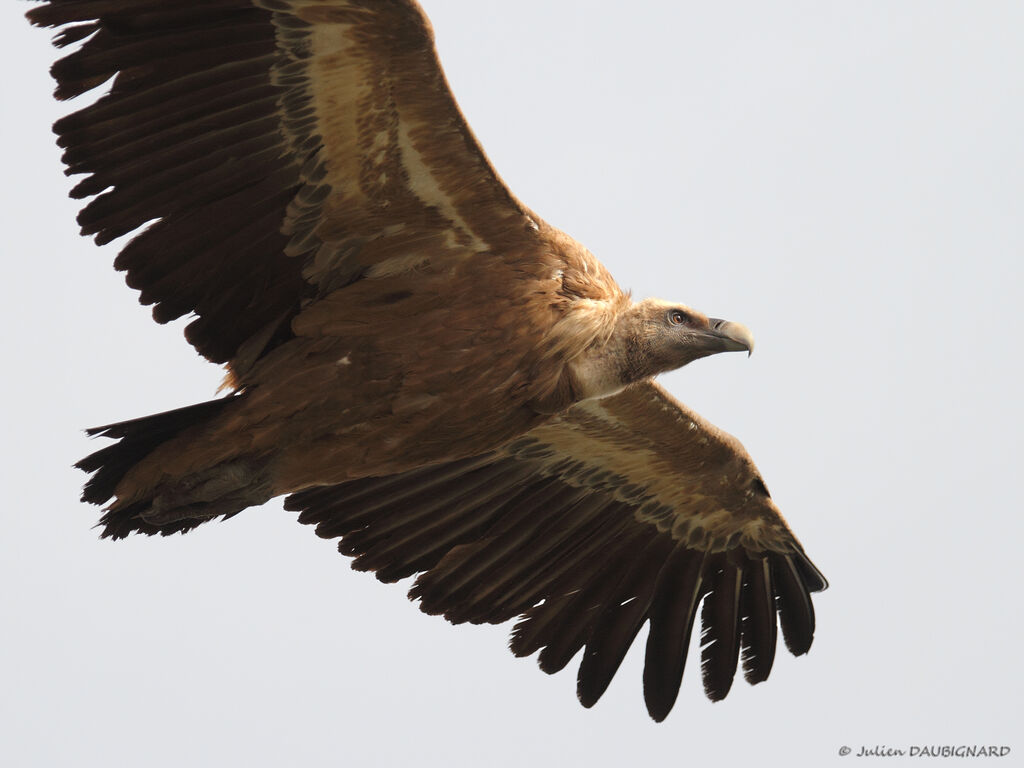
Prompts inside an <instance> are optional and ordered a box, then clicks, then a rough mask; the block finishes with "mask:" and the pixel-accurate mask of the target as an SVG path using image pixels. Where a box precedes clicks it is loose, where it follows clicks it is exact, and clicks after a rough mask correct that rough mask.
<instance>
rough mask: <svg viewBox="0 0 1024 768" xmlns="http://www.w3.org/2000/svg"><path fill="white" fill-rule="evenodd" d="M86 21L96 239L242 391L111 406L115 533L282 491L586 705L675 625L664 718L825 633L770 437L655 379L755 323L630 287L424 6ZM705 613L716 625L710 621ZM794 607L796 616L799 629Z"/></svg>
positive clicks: (657, 686)
mask: <svg viewBox="0 0 1024 768" xmlns="http://www.w3.org/2000/svg"><path fill="white" fill-rule="evenodd" d="M28 16H29V18H30V20H31V21H32V22H33V23H34V24H38V25H44V26H50V27H59V28H60V31H59V33H58V34H57V36H56V39H55V44H56V45H57V46H60V47H64V46H69V45H74V44H78V45H77V47H76V48H75V49H74V50H73V52H71V53H69V54H68V55H66V56H65V57H64V58H62V59H60V60H59V61H58V62H57V63H56V64H55V65H54V67H53V70H52V71H53V76H54V78H55V79H56V81H57V89H56V96H57V98H58V99H69V98H73V97H75V96H78V95H79V94H83V93H85V92H87V91H90V90H91V89H94V88H97V87H100V86H104V87H108V88H109V90H108V92H107V93H106V94H105V95H103V96H102V97H101V98H100V99H99V100H98V101H96V102H95V103H93V104H92V105H90V106H87V107H85V108H83V109H80V110H79V111H77V112H75V113H73V114H70V115H68V116H66V117H64V118H62V119H61V120H59V121H58V122H57V123H56V125H55V127H54V129H55V132H56V133H57V135H58V137H59V138H58V142H59V144H60V146H61V147H63V148H64V162H65V163H66V164H67V173H68V174H76V175H79V174H80V175H82V179H81V180H80V181H79V182H78V184H77V186H75V187H74V189H73V191H72V193H71V195H72V197H75V198H89V200H88V202H87V204H86V205H85V206H84V208H82V211H81V214H80V215H79V218H78V221H79V223H80V224H81V226H82V232H83V234H86V235H92V236H94V237H95V239H96V242H97V243H101V244H102V243H106V242H109V241H111V240H113V239H115V238H118V237H121V236H122V235H126V234H129V233H133V232H134V233H136V234H135V237H134V239H131V240H130V241H129V242H128V243H127V245H125V246H124V248H123V249H122V250H121V251H120V253H119V255H118V256H117V259H116V261H115V263H114V266H115V267H116V268H117V269H118V270H122V271H124V272H125V273H126V276H127V283H128V285H129V286H131V287H132V288H134V289H136V290H138V291H139V292H140V301H141V302H142V303H144V304H151V305H153V316H154V318H155V319H156V321H157V322H159V323H166V322H168V321H171V320H174V319H176V318H179V317H182V316H184V315H189V316H190V317H192V318H193V319H192V320H191V322H190V323H189V325H188V326H187V328H186V330H185V336H186V338H187V339H188V341H189V342H190V343H191V344H192V345H193V346H194V347H195V348H196V350H197V351H198V352H199V353H200V354H202V355H203V356H204V357H206V358H207V359H209V360H211V361H212V362H214V363H220V364H223V365H224V366H226V369H227V379H226V386H227V388H228V390H229V392H230V394H228V395H227V396H225V397H222V398H220V399H215V400H212V401H210V402H205V403H200V404H197V405H193V406H189V407H185V408H180V409H178V410H174V411H169V412H166V413H160V414H157V415H153V416H146V417H142V418H138V419H133V420H131V421H125V422H121V423H117V424H110V425H108V426H104V427H98V428H96V429H92V430H89V432H90V434H93V435H102V436H104V437H108V438H113V439H114V440H115V441H116V442H114V443H112V444H108V445H107V446H106V447H104V448H102V449H100V450H98V451H96V452H95V453H93V454H92V455H90V456H87V457H86V458H84V459H82V460H81V461H80V462H79V463H78V465H77V466H79V467H80V468H81V469H83V470H85V471H86V472H88V473H91V477H90V479H89V480H88V482H87V484H86V486H85V491H84V495H83V499H84V500H85V501H88V502H91V503H93V504H100V505H106V506H105V510H104V512H103V516H102V518H101V522H100V525H101V526H102V532H103V536H107V537H112V538H115V539H118V538H122V537H124V536H127V535H128V534H130V533H144V534H158V533H159V534H163V535H167V534H171V533H179V532H182V533H183V532H185V531H189V530H191V529H192V528H195V527H196V526H198V525H200V524H202V523H204V522H206V521H208V520H212V519H214V518H228V517H231V516H233V515H236V514H238V513H239V512H241V511H243V510H244V509H245V508H246V507H250V506H253V505H258V504H263V503H264V502H266V501H268V500H269V499H272V498H274V497H275V496H281V495H285V496H287V498H286V499H285V506H286V508H287V509H290V510H295V511H297V512H299V521H300V522H302V523H306V524H308V525H313V526H315V527H316V533H317V534H318V535H319V536H322V537H324V538H330V539H338V540H339V543H338V548H339V550H340V551H341V552H342V553H343V554H345V555H348V556H350V557H352V558H354V560H353V561H352V564H353V566H354V567H355V568H356V569H358V570H365V571H373V572H374V573H375V574H376V575H377V578H379V579H380V580H381V581H385V582H392V581H398V580H400V579H404V578H406V577H410V576H414V575H415V576H416V580H415V582H414V584H413V586H412V590H411V592H410V596H411V597H412V598H414V599H416V600H418V601H419V605H420V608H421V609H422V610H424V611H425V612H427V613H430V614H440V615H443V616H444V617H446V618H447V619H448V620H450V621H452V622H456V623H458V622H466V621H468V622H492V623H499V622H505V621H508V620H510V619H515V618H518V622H517V623H516V624H515V626H514V629H513V631H512V640H511V649H512V652H513V653H515V654H516V655H517V656H528V655H530V654H533V653H536V652H539V663H540V667H541V669H543V670H544V671H545V672H548V673H553V672H555V671H557V670H559V669H562V668H563V667H564V666H565V665H566V664H568V662H569V661H570V660H572V658H573V657H574V656H575V655H576V654H577V653H578V652H580V651H582V654H581V662H580V666H579V673H578V695H579V699H580V701H581V702H582V703H583V705H584V706H588V707H589V706H591V705H593V704H594V703H595V702H596V701H597V700H598V699H599V698H600V696H601V695H602V693H604V691H605V689H606V688H607V686H608V684H609V682H610V681H611V678H612V676H613V675H614V674H615V671H616V669H617V668H618V666H619V664H620V663H621V661H622V659H623V657H624V655H625V654H626V651H627V649H628V648H629V646H630V645H631V643H632V642H633V639H634V638H635V637H636V635H637V633H638V631H639V630H640V628H641V627H642V626H643V624H644V623H645V622H649V623H650V628H649V632H648V637H647V647H646V657H645V665H644V672H643V690H644V698H645V700H646V704H647V709H648V712H649V713H650V715H651V717H653V718H654V719H655V720H662V719H664V718H665V717H666V715H667V714H668V713H669V710H670V709H671V708H672V706H673V704H674V702H675V700H676V696H677V693H678V690H679V685H680V680H681V678H682V675H683V666H684V663H685V660H686V655H687V647H688V645H689V642H690V636H691V631H692V629H693V627H694V624H695V623H699V625H700V627H701V632H702V635H701V639H702V647H701V668H700V671H701V673H702V677H703V683H704V689H705V692H706V694H707V696H708V697H709V698H711V699H712V700H718V699H721V698H723V697H724V696H725V695H726V694H727V693H728V691H729V688H730V686H731V684H732V681H733V678H734V675H735V673H736V670H737V667H738V666H739V665H742V669H743V673H744V676H745V677H746V679H747V680H748V681H749V682H750V683H758V682H761V681H763V680H765V679H766V678H767V677H768V674H769V672H770V670H771V667H772V661H773V659H774V656H775V649H776V643H777V629H776V628H777V626H778V627H781V632H782V639H783V641H784V642H785V644H786V647H787V648H788V649H789V650H790V651H791V652H792V653H794V654H797V655H799V654H803V653H805V652H806V651H807V650H808V648H809V647H810V645H811V640H812V637H813V634H814V610H813V608H812V605H811V599H810V593H812V592H816V591H819V590H821V589H824V588H825V586H826V582H825V579H824V578H823V577H822V575H821V573H820V572H819V571H818V570H817V568H815V566H814V565H813V564H812V563H811V562H810V560H809V559H808V558H807V556H806V555H805V554H804V551H803V548H802V547H801V545H800V543H799V542H798V541H797V540H796V538H795V537H794V535H793V533H792V532H791V531H790V529H789V527H788V526H787V525H786V523H785V522H784V520H783V519H782V517H781V515H780V514H779V511H778V509H777V508H776V507H775V505H774V503H773V502H772V500H771V498H770V496H769V494H768V490H767V488H766V487H765V484H764V482H763V481H762V479H761V477H760V475H759V474H758V472H757V469H756V468H755V467H754V465H753V463H752V462H751V460H750V457H749V456H748V455H747V453H746V452H745V451H744V449H743V447H742V446H741V445H740V444H739V442H737V441H736V440H735V439H734V438H732V437H730V436H729V435H727V434H725V433H723V432H721V431H720V430H718V429H716V428H715V427H713V426H712V425H710V424H708V423H707V422H706V421H704V420H703V419H701V418H700V417H699V416H697V415H696V414H695V413H693V412H692V411H690V410H688V409H687V408H686V407H685V406H683V405H681V404H680V403H678V402H677V401H676V400H674V399H673V398H672V397H671V396H670V395H669V394H668V393H666V392H665V390H663V389H662V388H661V387H659V386H658V385H657V384H655V383H654V381H653V377H655V376H656V375H658V374H659V373H662V372H665V371H669V370H672V369H675V368H678V367H680V366H683V365H686V364H687V363H689V362H691V361H693V360H696V359H698V358H701V357H705V356H708V355H712V354H715V353H718V352H726V351H747V352H749V351H750V350H751V349H752V348H753V339H752V337H751V335H750V332H749V331H748V330H747V329H746V328H745V327H744V326H742V325H740V324H738V323H732V322H727V321H724V320H717V319H713V318H709V317H707V316H706V315H704V314H702V313H701V312H699V311H697V310H696V309H692V308H690V307H688V306H686V305H683V304H679V303H672V302H666V301H661V300H656V299H645V300H643V301H639V302H634V301H632V300H631V298H630V297H629V295H628V294H627V293H625V292H624V291H623V290H622V289H621V288H620V287H619V286H618V285H617V284H616V282H615V281H614V280H613V279H612V277H611V275H610V274H609V273H608V272H607V271H606V269H605V268H604V267H603V266H602V265H601V264H600V262H598V261H597V260H596V259H595V258H594V256H593V255H591V253H590V252H589V251H587V250H586V249H585V248H584V247H583V246H582V245H580V244H579V243H577V242H576V241H574V240H573V239H572V238H570V237H569V236H567V235H566V234H564V233H562V232H560V231H559V230H557V229H555V228H554V227H552V226H550V225H549V224H547V223H545V222H544V220H543V219H541V218H540V217H539V216H538V215H537V214H535V213H534V212H533V211H531V210H530V209H529V208H527V207H526V206H525V205H524V204H523V203H522V202H520V201H519V200H518V199H517V198H516V197H515V196H514V195H513V194H512V192H510V191H509V189H508V188H507V187H506V186H505V184H504V183H503V182H502V181H501V179H500V178H499V176H498V175H497V173H496V172H495V170H494V168H492V167H491V164H490V163H489V161H488V159H487V157H486V156H485V155H484V152H483V150H482V149H481V147H480V145H479V144H478V143H477V141H476V139H475V138H474V136H473V134H472V132H471V131H470V129H469V127H468V126H467V125H466V122H465V120H464V119H463V117H462V114H461V113H460V111H459V108H458V107H457V105H456V103H455V100H454V99H453V97H452V94H451V92H450V90H449V88H448V84H447V82H446V81H445V77H444V75H443V73H442V71H441V67H440V65H439V63H438V59H437V54H436V52H435V49H434V43H433V32H432V30H431V27H430V24H429V22H428V21H427V18H426V17H425V15H424V14H423V12H422V10H421V9H420V8H419V7H418V5H417V4H416V3H415V2H414V0H189V1H188V2H186V1H185V0H49V2H46V3H45V4H43V5H40V6H38V7H36V8H35V9H33V10H31V11H30V12H29V14H28ZM698 616H699V622H698ZM776 617H777V618H776Z"/></svg>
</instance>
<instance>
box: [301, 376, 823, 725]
mask: <svg viewBox="0 0 1024 768" xmlns="http://www.w3.org/2000/svg"><path fill="white" fill-rule="evenodd" d="M286 506H287V507H288V508H289V509H294V510H301V511H302V514H301V515H300V517H299V520H300V521H301V522H303V523H310V524H315V525H316V526H317V533H318V534H319V535H320V536H322V537H324V538H334V537H341V542H340V544H339V550H340V551H341V552H342V553H343V554H346V555H350V556H353V557H355V558H356V559H355V561H354V563H353V567H355V568H356V569H359V570H370V571H376V574H377V577H378V578H380V579H381V580H382V581H395V580H398V579H401V578H403V577H406V576H411V575H413V574H415V573H420V576H419V577H418V578H417V580H416V582H415V584H414V586H413V588H412V590H411V592H410V597H411V598H418V599H419V600H420V607H421V608H422V609H423V610H424V611H426V612H427V613H431V614H443V615H444V616H445V617H446V618H447V619H449V620H450V621H452V622H455V623H459V622H464V621H469V622H474V623H480V622H490V623H500V622H503V621H506V620H508V619H511V618H514V617H516V616H521V619H520V621H519V622H518V623H517V624H516V626H515V629H514V630H513V637H512V651H513V653H515V654H516V655H518V656H526V655H530V654H532V653H534V652H536V651H540V656H539V661H540V666H541V669H543V670H544V671H545V672H549V673H552V672H556V671H558V670H560V669H562V668H563V667H564V666H565V665H566V664H567V663H568V662H569V661H570V660H571V659H572V657H573V656H574V655H575V654H576V652H577V651H579V650H580V649H581V648H583V649H584V653H583V657H582V662H581V664H580V669H579V676H578V694H579V698H580V701H581V702H582V703H583V704H584V705H585V706H591V705H593V704H594V703H595V702H596V701H597V700H598V698H599V697H600V696H601V695H602V694H603V693H604V691H605V689H606V688H607V686H608V684H609V682H610V681H611V678H612V676H613V675H614V674H615V671H616V670H617V669H618V667H619V664H620V663H621V662H622V659H623V657H624V656H625V654H626V651H627V650H628V648H629V646H630V645H631V644H632V642H633V639H634V637H635V636H636V634H637V632H638V631H639V630H640V628H641V626H642V625H643V624H644V622H645V621H650V624H651V626H650V633H649V635H648V640H647V655H646V662H645V667H644V697H645V700H646V702H647V708H648V711H649V712H650V714H651V716H652V717H653V718H654V719H656V720H662V719H664V718H665V717H666V716H667V715H668V713H669V711H670V710H671V708H672V706H673V704H674V703H675V699H676V696H677V693H678V690H679V685H680V681H681V679H682V675H683V667H684V663H685V660H686V653H687V647H688V644H689V639H690V634H691V630H692V628H693V625H694V623H695V622H696V620H697V615H698V610H700V622H701V624H702V625H703V641H704V646H703V649H702V673H703V679H704V688H705V692H706V693H707V695H708V697H709V698H711V699H712V700H717V699H721V698H723V697H724V696H725V695H726V694H727V693H728V692H729V688H730V686H731V684H732V680H733V677H734V675H735V672H736V668H737V665H738V663H739V662H740V660H741V659H742V665H743V669H744V673H745V676H746V679H747V680H748V681H749V682H750V683H758V682H761V681H763V680H765V679H766V678H767V677H768V673H769V672H770V670H771V666H772V662H773V659H774V656H775V645H776V614H778V619H779V622H780V623H781V627H782V635H783V639H784V640H785V643H786V646H787V647H788V648H789V650H790V651H791V652H793V653H794V654H797V655H799V654H802V653H806V652H807V650H808V649H809V648H810V645H811V640H812V638H813V635H814V609H813V606H812V605H811V599H810V593H811V592H816V591H819V590H822V589H824V588H825V586H826V582H825V579H824V578H823V577H822V575H821V574H820V573H819V572H818V570H817V569H816V568H815V567H814V565H813V564H812V563H811V562H810V560H808V559H807V557H806V555H805V554H804V552H803V549H802V547H801V546H800V544H799V542H797V540H796V538H795V537H794V536H793V534H792V532H791V531H790V530H789V528H788V527H787V526H786V523H785V522H784V521H783V519H782V517H781V516H780V514H779V512H778V510H777V509H776V507H775V505H774V504H773V503H772V500H771V498H770V497H769V495H768V491H767V489H766V488H765V485H764V483H763V482H762V480H761V477H760V475H758V473H757V470H756V468H755V467H754V465H753V463H752V462H751V460H750V458H749V456H748V455H747V453H746V451H744V449H743V447H742V446H741V445H740V444H739V443H738V442H737V441H736V440H735V439H734V438H732V437H730V436H729V435H726V434H725V433H723V432H721V431H720V430H718V429H716V428H715V427H713V426H711V425H710V424H708V423H707V422H705V421H703V420H702V419H700V418H699V417H698V416H696V415H695V414H694V413H692V412H690V411H689V410H687V409H686V408H685V407H683V406H682V405H680V404H679V403H678V402H676V401H675V400H673V399H672V398H671V397H670V396H669V395H668V394H667V393H666V392H665V391H664V390H663V389H661V388H660V387H659V386H657V385H656V384H653V383H651V382H644V383H641V384H637V385H634V386H632V387H630V388H628V389H627V390H625V391H624V392H622V393H621V394H619V395H616V396H614V397H609V398H605V399H603V400H598V401H588V402H584V403H582V404H579V405H577V406H576V407H574V408H573V409H571V410H570V411H568V412H567V413H565V414H564V415H562V416H560V417H557V418H555V419H554V420H552V421H551V422H549V423H547V424H545V425H544V426H542V427H539V428H537V429H535V430H533V431H532V432H530V433H528V434H527V435H526V436H524V437H523V438H521V439H519V440H516V441H515V442H513V443H511V444H509V445H508V446H506V447H505V448H504V449H502V450H500V451H497V452H494V453H490V454H486V455H484V456H479V457H475V458H472V459H466V460H463V461H458V462H454V463H451V464H444V465H440V466H433V467H427V468H421V469H417V470H414V471H411V472H406V473H403V474H400V475H394V476H391V477H381V478H370V479H364V480H358V481H354V482H351V483H345V484H344V485H338V486H330V487H324V488H317V489H311V490H307V491H303V492H301V493H297V494H294V495H292V496H290V497H289V498H288V500H287V502H286ZM702 601H703V608H701V603H702Z"/></svg>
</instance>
